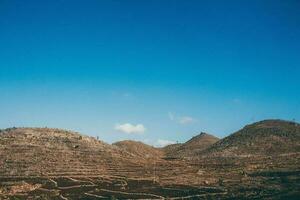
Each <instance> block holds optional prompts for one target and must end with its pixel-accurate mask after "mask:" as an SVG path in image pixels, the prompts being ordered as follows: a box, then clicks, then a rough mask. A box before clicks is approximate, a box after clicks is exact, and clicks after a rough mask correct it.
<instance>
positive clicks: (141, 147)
mask: <svg viewBox="0 0 300 200" xmlns="http://www.w3.org/2000/svg"><path fill="white" fill-rule="evenodd" d="M113 145H115V146H117V147H119V148H121V149H123V150H125V151H127V152H129V153H131V154H132V155H134V156H139V157H141V158H142V159H149V158H151V159H155V158H161V157H162V156H163V151H162V150H160V149H158V148H155V147H152V146H150V145H147V144H144V143H142V142H138V141H133V140H124V141H120V142H116V143H114V144H113Z"/></svg>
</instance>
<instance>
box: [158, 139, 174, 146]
mask: <svg viewBox="0 0 300 200" xmlns="http://www.w3.org/2000/svg"><path fill="white" fill-rule="evenodd" d="M175 143H176V142H174V141H171V140H163V139H158V140H157V141H156V146H158V147H164V146H167V145H170V144H175Z"/></svg>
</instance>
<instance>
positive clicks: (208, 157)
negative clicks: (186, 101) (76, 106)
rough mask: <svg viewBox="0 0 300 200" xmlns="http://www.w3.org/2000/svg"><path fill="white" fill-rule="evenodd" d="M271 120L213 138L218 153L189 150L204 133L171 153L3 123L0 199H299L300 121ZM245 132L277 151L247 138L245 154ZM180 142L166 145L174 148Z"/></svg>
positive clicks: (74, 134)
mask: <svg viewBox="0 0 300 200" xmlns="http://www.w3.org/2000/svg"><path fill="white" fill-rule="evenodd" d="M270 124H273V125H272V126H271V127H269V126H270ZM279 124H280V127H281V126H282V125H281V123H279ZM275 125H276V126H275V127H274V122H272V123H269V122H268V123H267V124H263V125H262V124H258V127H257V126H254V127H253V126H250V130H251V131H250V132H249V131H248V130H249V129H246V130H245V129H243V130H242V132H245V133H246V134H244V135H242V136H240V135H238V137H234V136H230V137H229V139H228V138H225V139H222V140H220V141H218V142H216V143H215V142H214V143H213V144H212V146H213V145H215V146H216V147H217V148H218V149H219V151H218V152H221V153H216V151H215V150H212V149H211V147H212V146H210V147H208V151H207V152H211V153H207V154H199V155H198V153H199V148H196V149H197V150H196V151H195V153H191V150H192V148H190V147H189V146H188V144H192V145H193V146H194V145H195V144H198V145H201V138H203V134H202V137H194V141H188V143H186V144H185V145H184V148H186V149H188V151H189V152H188V155H193V156H191V157H181V156H178V157H176V156H172V157H170V156H167V155H168V154H167V153H166V152H164V150H163V149H155V148H153V147H149V146H143V144H142V143H138V142H132V141H126V142H123V143H121V145H120V144H119V145H109V144H106V143H103V142H101V141H98V140H96V139H94V138H91V137H87V136H83V135H80V134H77V133H74V132H69V131H64V130H59V129H47V128H45V129H36V128H16V129H6V130H2V131H1V133H0V199H1V200H2V199H61V200H66V199H69V200H71V199H299V197H300V152H299V151H298V146H299V145H300V143H299V140H298V138H299V137H298V134H299V129H298V128H299V127H298V126H295V125H294V124H290V125H289V124H286V123H284V124H283V127H284V128H283V129H281V128H279V127H278V123H275ZM295 127H296V128H295ZM257 128H259V129H258V130H259V131H258V132H255V133H253V130H257ZM261 128H263V129H261ZM265 128H267V129H265ZM270 130H275V131H271V132H272V133H270V132H269V131H270ZM282 130H284V131H283V132H284V133H285V134H283V132H282ZM249 133H251V135H250V136H251V138H252V139H253V138H254V139H253V140H252V141H257V140H258V139H257V137H261V134H263V136H264V137H261V138H264V139H266V138H267V139H266V140H268V141H269V140H270V138H275V140H273V142H272V143H271V144H276V145H278V144H279V145H280V146H279V147H278V148H279V149H281V150H280V152H279V151H278V150H276V151H274V152H276V153H272V152H264V151H263V147H258V146H256V144H259V145H262V144H263V142H262V141H259V142H257V143H256V144H255V143H253V142H252V144H251V145H252V146H253V148H252V149H258V150H259V151H256V152H258V153H256V154H255V153H251V152H252V149H250V148H251V145H250V146H249V145H248V144H249V141H246V140H241V139H239V138H246V139H247V138H249V137H250V136H249V135H248V134H249ZM237 134H240V132H237ZM274 134H275V136H276V137H275V136H274ZM233 135H234V134H233ZM204 138H206V140H205V141H207V137H206V136H205V137H204ZM195 140H196V141H195ZM127 144H128V145H130V148H128V146H126V145H127ZM284 144H287V145H291V146H290V147H291V149H289V146H284ZM124 145H125V147H124ZM226 145H227V146H226ZM180 146H181V145H176V146H172V148H168V147H167V148H166V149H168V153H171V154H172V152H170V151H174V152H176V151H177V148H180ZM266 146H267V147H268V148H267V149H268V151H269V150H270V149H273V148H275V146H274V145H273V146H271V147H270V145H269V144H266ZM138 149H141V151H138ZM182 149H183V148H180V151H181V152H182ZM238 149H241V152H243V153H242V154H238V153H237V152H238ZM249 149H250V150H249ZM159 150H160V151H159ZM141 152H144V153H145V152H146V153H147V154H148V155H149V156H144V153H141ZM249 152H250V153H249ZM195 155H196V156H195Z"/></svg>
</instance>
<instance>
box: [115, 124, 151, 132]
mask: <svg viewBox="0 0 300 200" xmlns="http://www.w3.org/2000/svg"><path fill="white" fill-rule="evenodd" d="M115 130H117V131H121V132H124V133H128V134H143V133H144V132H145V131H146V128H145V127H144V125H143V124H137V125H133V124H130V123H125V124H116V125H115Z"/></svg>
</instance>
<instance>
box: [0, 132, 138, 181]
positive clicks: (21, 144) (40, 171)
mask: <svg viewBox="0 0 300 200" xmlns="http://www.w3.org/2000/svg"><path fill="white" fill-rule="evenodd" d="M139 165H140V163H139V162H138V159H135V156H134V155H132V154H130V153H128V152H127V151H124V150H122V149H120V148H117V147H116V146H113V145H109V144H106V143H104V142H102V141H99V140H96V139H95V138H92V137H88V136H83V135H80V134H78V133H75V132H71V131H65V130H60V129H50V128H11V129H5V130H1V132H0V175H1V176H30V175H32V176H34V175H47V176H52V175H55V176H64V175H93V174H109V173H115V172H116V171H118V170H117V169H121V168H131V166H134V167H139Z"/></svg>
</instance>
